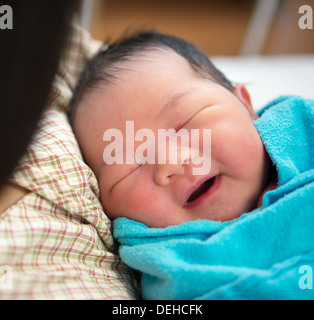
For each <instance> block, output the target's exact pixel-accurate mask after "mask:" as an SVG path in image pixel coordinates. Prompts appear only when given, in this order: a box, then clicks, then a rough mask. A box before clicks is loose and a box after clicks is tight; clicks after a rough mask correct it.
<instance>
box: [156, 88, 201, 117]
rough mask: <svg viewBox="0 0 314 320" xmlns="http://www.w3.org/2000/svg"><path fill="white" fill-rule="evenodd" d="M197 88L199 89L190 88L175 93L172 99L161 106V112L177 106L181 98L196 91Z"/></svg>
mask: <svg viewBox="0 0 314 320" xmlns="http://www.w3.org/2000/svg"><path fill="white" fill-rule="evenodd" d="M196 90H197V89H196V88H189V89H187V90H185V91H182V92H178V93H175V94H174V95H172V96H171V97H170V99H168V101H167V102H166V103H165V104H164V106H163V107H162V108H161V111H160V114H162V113H165V112H167V111H168V110H169V109H170V108H172V107H174V106H176V105H177V104H178V102H179V101H180V99H182V98H183V97H185V96H187V95H190V94H192V93H194V92H195V91H196Z"/></svg>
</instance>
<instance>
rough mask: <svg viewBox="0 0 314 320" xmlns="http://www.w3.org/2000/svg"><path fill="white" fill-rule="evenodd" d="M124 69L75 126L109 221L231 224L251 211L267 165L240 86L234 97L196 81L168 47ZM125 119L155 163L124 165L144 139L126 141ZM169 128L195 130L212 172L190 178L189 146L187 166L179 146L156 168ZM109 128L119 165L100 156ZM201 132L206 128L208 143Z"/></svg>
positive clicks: (90, 100)
mask: <svg viewBox="0 0 314 320" xmlns="http://www.w3.org/2000/svg"><path fill="white" fill-rule="evenodd" d="M126 69H127V70H126ZM123 70H124V71H121V72H120V73H119V74H118V79H115V80H114V83H113V84H111V85H110V86H109V87H108V88H107V89H105V90H103V91H98V92H93V93H91V94H89V95H88V97H87V98H86V99H84V101H82V102H81V104H82V105H81V106H79V108H78V111H77V116H76V119H75V123H74V128H75V132H76V135H77V139H78V141H79V144H80V147H81V149H82V152H83V155H84V157H85V160H86V162H87V163H88V165H89V166H90V167H91V168H92V170H93V171H94V172H95V174H96V177H97V179H98V182H99V187H100V194H101V202H102V204H103V206H104V209H105V212H106V213H107V214H108V216H109V217H110V218H112V219H114V218H117V217H128V218H130V219H133V220H137V221H140V222H143V223H145V224H146V225H147V226H149V227H165V226H168V225H175V224H179V223H182V222H185V221H190V220H196V219H209V220H221V221H225V220H231V219H234V218H236V217H239V216H240V215H241V214H242V213H245V212H249V211H251V210H252V209H254V208H255V207H256V203H257V199H258V197H259V195H260V194H261V192H262V190H263V188H264V186H265V182H266V177H267V175H268V160H267V156H266V152H265V150H264V147H263V144H262V142H261V139H260V137H259V135H258V133H257V131H256V129H255V126H254V125H253V122H252V120H253V119H256V115H255V114H254V112H253V110H252V108H251V105H250V99H249V96H248V94H247V92H246V90H245V88H244V87H242V86H236V88H235V94H233V93H232V92H230V91H228V90H227V89H225V88H224V87H222V86H221V85H218V84H216V83H214V82H212V81H209V80H205V79H201V77H198V76H196V75H195V74H194V72H193V71H192V69H191V67H190V66H189V64H188V63H187V62H186V61H185V60H184V59H183V58H181V57H180V56H179V55H177V54H175V53H173V52H171V51H166V50H164V51H154V52H150V53H149V54H146V55H144V54H143V55H142V56H141V57H139V58H138V59H137V60H134V61H132V62H129V64H128V66H127V67H125V68H123ZM127 121H134V122H133V123H134V133H136V132H138V130H140V129H150V130H151V131H152V133H153V134H154V136H155V137H156V140H155V147H154V148H155V151H156V153H155V156H156V161H155V163H150V164H149V163H144V164H139V163H134V164H132V163H131V164H126V161H125V154H126V152H130V147H132V148H133V149H132V150H131V151H132V152H134V153H136V150H137V148H138V147H140V146H141V145H142V147H143V141H135V142H134V139H133V138H132V137H130V135H129V134H128V136H126V123H127ZM169 128H174V129H175V130H176V131H178V130H180V129H182V128H183V129H186V130H187V132H188V133H191V129H198V130H199V133H200V134H199V143H198V145H199V149H200V150H199V152H200V154H201V155H202V156H203V160H204V159H205V158H206V157H211V158H210V160H211V161H210V164H211V166H210V171H209V172H204V174H202V175H196V174H194V173H193V169H195V168H197V167H200V164H194V163H193V162H192V161H191V157H192V154H193V152H195V150H193V148H195V145H194V147H192V145H191V142H190V143H189V145H187V146H184V148H185V151H186V150H187V152H186V153H185V154H186V155H187V158H186V159H185V161H181V160H180V159H181V158H180V154H181V153H180V151H181V149H182V148H183V146H182V148H180V147H178V148H177V152H176V155H175V157H176V158H178V161H175V162H176V163H174V164H170V163H169V159H170V157H172V158H173V154H172V155H170V154H168V155H167V161H166V163H165V162H163V163H158V147H157V145H158V143H157V139H158V129H169ZM108 129H117V130H119V131H120V132H121V133H122V136H123V152H124V161H123V163H122V164H117V163H114V164H111V165H108V164H106V163H105V161H104V159H103V153H104V150H105V148H106V147H108V146H109V145H110V144H111V145H112V142H113V140H112V141H104V140H103V136H104V132H105V131H106V130H108ZM204 129H210V130H211V131H210V132H211V136H210V143H208V141H207V142H206V144H205V146H203V142H204V137H203V135H202V132H205V131H204ZM131 138H132V139H131ZM128 139H129V140H128ZM130 139H131V140H133V143H134V146H132V141H130ZM144 140H145V139H144ZM147 141H148V139H147ZM130 142H131V144H128V143H130ZM149 143H152V142H151V141H150V142H149ZM149 143H147V144H146V146H148V144H149ZM127 144H128V146H127ZM167 150H168V151H169V148H168V149H167ZM115 151H116V152H122V150H120V151H118V150H115ZM169 153H170V151H169ZM189 159H190V161H186V160H189Z"/></svg>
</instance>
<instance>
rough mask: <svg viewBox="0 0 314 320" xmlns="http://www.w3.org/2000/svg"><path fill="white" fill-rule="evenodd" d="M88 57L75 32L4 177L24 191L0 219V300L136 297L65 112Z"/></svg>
mask: <svg viewBox="0 0 314 320" xmlns="http://www.w3.org/2000/svg"><path fill="white" fill-rule="evenodd" d="M93 52H95V42H93V41H92V40H91V39H90V37H89V34H88V33H87V32H86V31H83V30H82V29H79V28H74V33H73V35H72V38H71V43H70V46H69V49H68V50H67V51H66V52H65V55H64V59H63V61H62V63H61V64H60V68H59V72H58V74H57V76H56V79H55V82H54V85H53V90H52V92H51V95H50V98H49V103H48V107H47V109H46V111H45V112H44V114H43V116H42V119H41V122H40V124H39V126H38V129H37V131H36V133H35V136H34V138H33V141H32V143H31V145H30V146H29V148H28V150H27V153H26V154H25V156H24V158H23V159H22V160H21V161H20V163H19V165H18V166H17V168H16V169H15V172H14V175H13V177H12V179H11V181H12V182H14V183H16V184H18V185H20V186H22V187H24V188H26V189H28V190H30V191H31V192H30V193H28V194H27V195H26V196H25V197H24V198H22V199H21V200H20V201H18V202H17V203H16V204H15V205H13V206H12V207H11V208H9V209H8V210H7V211H6V212H4V213H3V214H1V215H0V271H1V270H4V268H5V270H6V276H7V279H6V280H7V281H9V282H10V283H9V284H8V283H7V286H2V287H1V286H0V298H1V299H135V298H137V288H136V283H135V281H134V278H133V274H132V272H131V271H130V269H129V268H128V267H127V266H126V265H124V264H123V263H122V262H121V260H120V258H119V257H118V255H117V250H116V246H115V242H114V240H113V237H112V234H111V222H110V220H109V219H108V218H107V216H106V214H105V213H104V211H103V209H102V206H101V203H100V202H99V199H98V195H99V189H98V184H97V180H96V178H95V175H94V173H93V172H92V171H91V169H90V168H89V167H88V166H87V165H86V164H85V163H84V161H83V159H82V156H81V153H80V150H79V147H78V144H77V142H76V139H75V137H74V135H73V132H72V129H71V127H70V125H69V123H68V119H67V116H66V114H65V111H66V109H67V107H68V104H69V101H70V99H71V96H72V90H73V88H74V86H75V82H76V80H77V78H78V75H79V73H80V72H81V70H82V68H83V67H84V64H85V62H86V60H87V59H88V58H89V57H90V56H91V54H93ZM1 268H2V269H1ZM1 275H2V274H1V272H0V277H1ZM0 280H1V278H0Z"/></svg>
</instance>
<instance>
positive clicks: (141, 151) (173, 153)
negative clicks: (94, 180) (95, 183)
mask: <svg viewBox="0 0 314 320" xmlns="http://www.w3.org/2000/svg"><path fill="white" fill-rule="evenodd" d="M125 137H126V138H125V139H126V141H125V148H124V141H123V140H124V138H123V133H122V132H121V131H120V130H119V129H114V128H112V129H108V130H106V131H105V133H104V135H103V141H112V140H113V141H112V142H111V143H109V144H108V145H107V146H106V147H105V149H104V151H103V160H104V162H105V163H106V164H108V165H112V164H114V163H116V164H139V165H141V164H145V163H148V164H155V163H156V161H157V163H158V164H166V163H169V164H177V163H178V159H180V163H181V164H189V163H190V162H191V163H193V164H194V165H195V166H194V167H193V168H192V174H193V175H205V174H207V173H209V172H210V168H211V129H202V130H199V129H191V130H190V132H189V131H188V130H187V129H185V128H182V129H180V130H178V131H175V129H158V133H157V139H156V137H155V134H154V132H153V131H152V130H151V129H147V128H146V129H145V128H144V129H139V130H137V131H136V132H134V121H126V125H125ZM178 140H179V141H180V143H178ZM200 140H202V141H203V145H202V146H201V148H200V143H199V142H200ZM136 142H141V143H140V144H139V145H138V146H137V147H136V148H135V143H136ZM124 150H125V154H124ZM156 151H157V155H156Z"/></svg>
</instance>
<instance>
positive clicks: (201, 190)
mask: <svg viewBox="0 0 314 320" xmlns="http://www.w3.org/2000/svg"><path fill="white" fill-rule="evenodd" d="M215 178H216V177H213V178H211V179H208V180H206V181H205V182H203V183H202V184H201V185H200V186H199V187H198V188H197V189H196V190H195V191H194V192H193V193H191V195H190V196H189V198H188V200H187V201H186V203H185V206H188V205H189V204H191V203H192V202H194V201H195V200H197V199H198V198H199V197H200V196H202V195H203V194H204V193H205V192H206V191H207V190H208V189H209V188H210V187H211V186H212V185H213V183H214V181H215Z"/></svg>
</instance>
